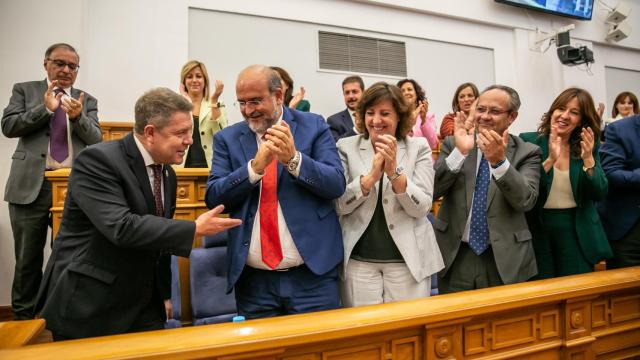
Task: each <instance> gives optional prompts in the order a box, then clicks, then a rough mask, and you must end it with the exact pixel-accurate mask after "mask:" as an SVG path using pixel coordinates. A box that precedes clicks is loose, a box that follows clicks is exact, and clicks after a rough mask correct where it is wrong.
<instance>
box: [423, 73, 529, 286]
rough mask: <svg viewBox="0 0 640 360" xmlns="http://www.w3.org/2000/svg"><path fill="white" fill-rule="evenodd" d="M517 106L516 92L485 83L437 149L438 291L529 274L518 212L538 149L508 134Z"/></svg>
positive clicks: (512, 280)
mask: <svg viewBox="0 0 640 360" xmlns="http://www.w3.org/2000/svg"><path fill="white" fill-rule="evenodd" d="M519 107H520V98H519V96H518V93H517V92H516V91H515V90H513V89H512V88H510V87H507V86H502V85H493V86H490V87H489V88H487V89H486V90H485V91H484V92H482V94H481V95H480V97H479V98H478V101H477V104H475V105H474V106H473V107H472V109H471V112H470V113H469V116H468V117H466V116H465V115H464V114H463V113H461V112H459V113H457V114H456V121H455V130H454V136H453V137H448V138H447V139H446V140H445V141H444V142H443V144H442V148H441V150H440V156H439V158H438V161H437V163H436V166H435V168H436V175H435V190H434V192H435V194H434V197H440V196H442V197H443V199H442V206H441V207H440V210H439V212H438V217H437V218H436V219H435V223H434V228H435V232H436V239H437V240H438V246H439V247H440V251H441V252H442V257H443V259H444V263H445V268H444V270H442V271H441V272H440V274H439V279H438V285H439V291H440V293H451V292H456V291H463V290H471V289H478V288H485V287H490V286H497V285H502V284H512V283H517V282H522V281H526V280H528V279H529V278H531V277H532V276H534V275H536V272H537V269H536V261H535V257H534V252H533V246H532V244H531V233H530V232H529V228H528V227H527V221H526V219H525V212H526V211H528V210H530V209H531V208H532V207H533V206H534V204H535V202H536V199H537V197H538V180H539V177H540V161H541V151H540V148H539V147H537V146H535V145H532V144H528V143H525V142H524V141H522V140H521V139H520V138H518V137H517V136H512V135H510V134H509V130H508V129H509V126H510V125H511V124H512V123H513V121H514V120H515V119H516V117H517V116H518V108H519Z"/></svg>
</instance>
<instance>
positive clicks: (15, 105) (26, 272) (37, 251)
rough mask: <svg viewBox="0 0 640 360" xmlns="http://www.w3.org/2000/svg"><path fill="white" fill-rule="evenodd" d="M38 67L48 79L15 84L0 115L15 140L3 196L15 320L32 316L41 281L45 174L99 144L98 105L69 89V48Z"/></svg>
mask: <svg viewBox="0 0 640 360" xmlns="http://www.w3.org/2000/svg"><path fill="white" fill-rule="evenodd" d="M43 66H44V70H45V72H46V73H47V78H46V79H43V80H39V81H29V82H23V83H19V84H15V85H14V87H13V93H12V94H11V100H9V105H7V107H6V108H5V109H4V113H3V114H2V133H3V134H4V135H5V136H6V137H9V138H18V146H17V147H16V151H15V152H14V153H13V156H11V159H12V160H11V171H10V172H9V179H8V180H7V186H6V187H5V193H4V200H5V201H6V202H8V203H9V218H10V219H11V230H12V231H13V240H14V246H15V257H16V266H15V272H14V277H13V286H12V289H11V306H12V310H13V317H14V319H15V320H25V319H31V318H33V307H34V303H35V300H36V295H37V293H38V287H39V286H40V280H41V279H42V262H43V256H44V253H43V249H44V246H45V243H46V242H47V231H48V228H49V226H50V224H51V211H50V209H51V204H52V194H51V183H50V182H49V181H48V180H47V179H46V178H45V177H44V172H45V171H46V170H56V169H62V168H70V167H71V163H72V162H73V159H74V158H75V156H76V155H77V154H78V153H79V152H80V150H82V149H84V148H85V147H86V146H88V145H91V144H95V143H97V142H100V141H101V140H102V132H101V131H100V125H99V124H98V101H97V100H96V99H95V98H94V97H93V96H91V95H89V93H86V92H84V91H82V90H80V89H77V88H75V87H74V86H73V85H74V83H75V81H76V77H77V76H78V72H79V71H80V56H79V55H78V53H77V52H76V50H75V49H74V48H73V46H71V45H69V44H65V43H57V44H53V45H51V46H49V48H48V49H47V50H46V51H45V53H44V61H43Z"/></svg>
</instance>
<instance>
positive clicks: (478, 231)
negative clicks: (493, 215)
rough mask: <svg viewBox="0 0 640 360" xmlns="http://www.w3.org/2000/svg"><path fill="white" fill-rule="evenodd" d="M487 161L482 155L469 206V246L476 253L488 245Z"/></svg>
mask: <svg viewBox="0 0 640 360" xmlns="http://www.w3.org/2000/svg"><path fill="white" fill-rule="evenodd" d="M489 177H490V174H489V163H487V159H485V158H484V155H482V159H481V160H480V167H479V168H478V176H476V188H475V190H474V192H473V204H472V206H471V226H470V228H469V246H470V247H471V250H472V251H473V252H474V253H475V254H476V255H480V254H482V253H483V252H484V251H485V250H487V248H488V247H489V225H488V224H487V192H488V190H489Z"/></svg>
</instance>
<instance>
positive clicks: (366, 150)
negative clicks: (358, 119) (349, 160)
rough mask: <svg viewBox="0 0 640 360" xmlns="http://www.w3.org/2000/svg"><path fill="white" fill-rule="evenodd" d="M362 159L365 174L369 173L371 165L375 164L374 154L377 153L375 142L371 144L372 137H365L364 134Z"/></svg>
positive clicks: (361, 143)
mask: <svg viewBox="0 0 640 360" xmlns="http://www.w3.org/2000/svg"><path fill="white" fill-rule="evenodd" d="M358 147H359V149H360V160H361V161H362V169H363V170H364V171H363V174H367V173H369V170H370V169H371V165H372V164H373V156H374V154H375V150H374V149H373V144H371V138H368V139H365V138H364V136H362V137H360V144H359V146H358ZM376 186H378V184H376Z"/></svg>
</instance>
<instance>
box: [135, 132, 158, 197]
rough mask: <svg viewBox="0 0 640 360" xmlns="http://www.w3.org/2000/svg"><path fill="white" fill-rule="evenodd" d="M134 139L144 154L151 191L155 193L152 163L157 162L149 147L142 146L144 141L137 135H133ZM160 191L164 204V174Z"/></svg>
mask: <svg viewBox="0 0 640 360" xmlns="http://www.w3.org/2000/svg"><path fill="white" fill-rule="evenodd" d="M133 140H135V142H136V146H137V147H138V150H140V154H142V159H143V160H144V167H145V169H147V176H148V177H149V184H150V185H151V193H152V194H153V169H152V168H151V165H155V164H157V163H156V162H155V161H153V158H152V157H151V154H149V152H148V151H147V149H145V148H144V146H142V143H141V142H140V140H138V137H137V136H135V135H133ZM164 171H166V170H164ZM160 193H161V194H162V204H163V205H164V175H163V176H160Z"/></svg>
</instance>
